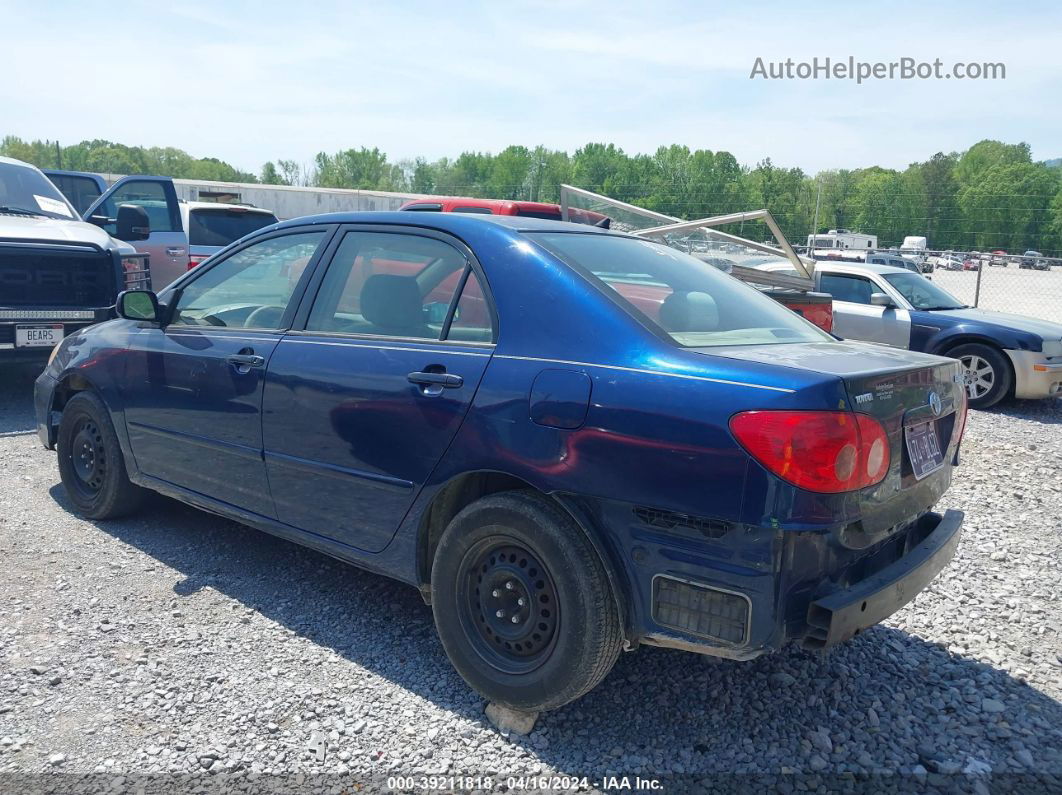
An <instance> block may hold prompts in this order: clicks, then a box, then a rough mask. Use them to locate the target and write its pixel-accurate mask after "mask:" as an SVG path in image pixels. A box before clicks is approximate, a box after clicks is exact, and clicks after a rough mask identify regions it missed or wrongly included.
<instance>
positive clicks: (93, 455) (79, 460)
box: [67, 417, 107, 498]
mask: <svg viewBox="0 0 1062 795" xmlns="http://www.w3.org/2000/svg"><path fill="white" fill-rule="evenodd" d="M67 455H69V456H70V462H71V464H72V467H73V471H74V476H75V478H74V485H75V486H76V487H77V489H78V490H79V491H80V492H81V493H82V494H83V495H84V496H86V497H89V498H91V497H95V496H96V495H97V494H99V492H100V489H101V488H103V482H104V479H105V478H106V476H107V450H106V447H105V446H104V442H103V433H102V432H101V431H100V428H99V426H98V425H97V424H96V423H95V422H94V421H93V420H92V419H90V418H88V417H85V418H83V419H82V420H81V421H80V422H79V423H78V424H77V426H76V427H75V428H74V436H73V440H72V442H71V445H70V449H69V450H68V451H67Z"/></svg>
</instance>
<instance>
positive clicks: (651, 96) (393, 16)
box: [0, 0, 1062, 172]
mask: <svg viewBox="0 0 1062 795" xmlns="http://www.w3.org/2000/svg"><path fill="white" fill-rule="evenodd" d="M164 6H166V7H164ZM0 20H3V22H4V25H3V27H4V28H5V32H4V36H3V48H4V61H5V71H4V72H3V73H2V74H0V134H14V135H19V136H21V137H23V138H50V139H56V138H58V139H59V140H61V141H62V142H63V143H74V142H76V141H79V140H82V139H85V138H107V139H111V140H116V141H121V142H124V143H129V144H142V145H169V146H177V147H180V148H182V149H185V150H187V151H188V152H190V153H191V154H193V155H196V156H215V157H219V158H221V159H224V160H227V161H228V162H230V163H232V164H234V165H236V166H239V167H241V168H244V169H248V170H254V171H257V170H258V168H259V167H260V165H261V164H262V163H263V162H264V161H265V160H269V159H276V158H290V159H295V160H297V161H300V162H304V163H305V162H309V161H310V160H311V159H312V157H313V155H314V153H316V152H317V151H320V150H327V151H335V150H338V149H342V148H347V147H359V146H368V147H374V146H375V147H379V148H380V149H381V150H383V151H385V152H387V153H388V155H389V156H390V157H391V158H392V159H393V160H394V159H400V158H404V157H412V156H415V155H424V156H426V157H429V158H432V159H433V158H436V157H440V156H444V155H447V156H453V155H456V154H458V153H460V152H461V151H463V150H466V149H474V150H479V151H498V150H500V149H502V148H504V147H505V146H507V145H509V144H524V145H527V146H534V145H535V144H539V143H542V144H545V145H547V146H549V147H552V148H560V149H567V150H568V151H573V150H574V149H575V148H576V147H578V146H580V145H582V144H584V143H586V142H587V141H610V142H614V143H616V144H617V145H619V146H621V147H623V148H624V149H625V150H627V151H628V152H651V151H653V150H655V149H656V148H657V146H659V145H662V144H669V143H682V144H686V145H688V146H689V147H691V148H705V149H711V150H728V151H730V152H732V153H733V154H734V155H735V156H736V157H737V158H738V160H739V161H740V162H742V163H746V164H750V165H751V164H754V163H755V162H756V161H758V160H760V159H762V158H764V157H771V159H772V160H773V161H774V162H775V163H776V164H779V165H786V166H799V167H801V168H804V169H805V170H807V171H809V172H815V171H817V170H819V169H824V168H845V167H847V168H852V167H859V166H866V165H872V164H878V165H882V166H887V167H898V168H902V167H904V166H906V165H907V164H908V163H909V162H912V161H915V160H922V159H925V158H927V157H929V156H930V155H932V154H933V153H934V152H937V151H945V152H948V151H955V150H962V149H965V148H967V147H968V146H970V145H971V144H972V143H975V142H976V141H978V140H980V139H982V138H998V139H1001V140H1005V141H1008V142H1018V141H1027V142H1028V143H1029V144H1031V146H1032V150H1033V156H1034V157H1035V158H1037V159H1045V158H1053V157H1062V103H1059V102H1058V98H1059V97H1062V67H1060V66H1059V65H1058V63H1059V60H1058V54H1059V49H1060V45H1062V35H1060V33H1059V31H1060V30H1062V5H1060V4H1057V3H1055V4H1049V3H1036V2H1033V3H1024V4H1022V5H1021V7H1019V6H1018V5H1017V4H1014V3H998V2H995V3H977V2H954V1H951V2H941V3H938V4H936V5H934V6H933V7H932V8H929V7H927V6H925V5H922V4H915V3H911V4H905V3H877V4H875V6H874V7H873V8H872V7H870V6H869V5H863V4H855V3H843V4H841V3H838V4H823V3H816V4H810V3H799V2H790V3H777V4H776V3H772V2H749V3H747V4H745V5H743V6H741V7H737V4H735V3H732V2H731V3H727V4H711V3H646V2H642V3H623V2H595V3H588V2H578V1H577V0H569V1H568V2H552V1H548V2H524V1H523V0H503V2H487V3H480V2H458V1H453V2H449V3H438V2H435V3H422V2H394V3H373V4H360V3H354V2H350V3H342V2H337V3H330V2H321V3H317V2H304V3H297V2H290V0H289V1H288V2H282V3H281V2H272V1H271V0H260V1H259V2H253V3H245V2H224V3H223V2H206V3H203V2H197V0H182V2H180V3H174V4H160V3H157V2H120V1H119V0H115V1H114V2H109V3H103V2H50V3H39V4H28V3H26V2H24V0H22V2H8V0H0ZM814 56H818V57H819V58H824V57H827V56H829V57H832V58H834V59H847V58H848V56H854V57H855V58H856V59H857V60H865V61H892V60H897V59H899V58H900V57H903V56H908V57H912V58H915V59H918V60H926V61H931V60H933V59H934V58H938V57H939V58H940V59H941V60H942V61H944V62H945V65H946V66H950V64H951V63H953V62H955V61H964V62H970V61H993V62H996V61H999V62H1003V63H1005V64H1006V70H1007V79H1006V80H1001V81H962V82H960V81H956V80H932V81H899V80H896V81H884V82H873V83H865V84H863V85H856V84H855V83H854V82H848V81H837V80H829V81H827V80H808V81H800V80H793V81H770V82H767V81H763V80H750V79H749V73H750V71H751V69H752V66H753V63H754V62H755V59H756V58H757V57H762V58H763V59H764V60H765V61H778V60H784V59H785V58H787V57H791V58H793V59H795V60H798V61H799V60H810V58H812V57H814Z"/></svg>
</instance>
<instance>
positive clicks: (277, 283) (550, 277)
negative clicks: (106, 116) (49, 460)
mask: <svg viewBox="0 0 1062 795" xmlns="http://www.w3.org/2000/svg"><path fill="white" fill-rule="evenodd" d="M117 309H118V312H119V314H120V315H121V317H120V318H119V319H115V320H112V321H109V322H105V323H102V324H99V325H96V326H94V327H91V328H89V329H86V330H84V331H80V332H78V333H76V334H74V335H71V336H70V337H69V338H67V339H66V340H64V342H63V343H62V345H61V346H60V347H59V348H58V349H57V350H56V351H55V353H54V354H53V357H52V359H51V361H50V363H49V365H48V367H47V370H46V371H45V372H44V374H42V375H41V376H40V378H39V379H38V381H37V385H36V406H37V416H38V421H39V433H40V438H41V441H42V442H43V443H44V444H45V445H46V446H48V447H56V448H57V450H58V463H59V470H60V474H61V476H62V480H63V483H64V485H65V487H66V491H67V494H68V495H69V499H70V501H71V502H72V504H73V505H74V506H75V507H76V509H77V510H78V511H79V512H81V513H82V514H84V515H85V516H87V517H90V518H94V519H110V518H114V517H118V516H122V515H124V514H128V513H130V512H131V511H133V510H134V509H136V508H138V507H139V506H140V505H141V502H142V499H143V497H144V496H145V494H146V493H147V492H148V490H151V491H157V492H161V493H163V494H167V495H170V496H171V497H175V498H176V499H179V500H182V501H184V502H187V503H190V504H192V505H195V506H199V507H200V508H203V509H206V510H208V511H211V512H213V513H216V514H220V515H223V516H226V517H230V518H232V519H235V520H238V521H241V522H245V523H247V524H249V525H252V526H254V527H257V528H260V529H262V530H265V531H267V532H270V533H275V534H277V535H280V536H283V537H285V538H289V539H292V540H294V541H297V542H299V543H302V544H306V545H308V546H311V547H314V548H316V549H318V550H321V551H323V552H325V553H327V554H330V555H334V556H335V557H337V558H341V559H343V560H346V561H350V562H351V563H355V564H357V565H359V566H364V567H366V568H369V569H373V570H375V571H379V572H382V573H384V574H387V575H390V576H392V577H396V578H398V579H400V580H403V581H405V582H408V583H410V584H411V585H414V586H416V587H417V588H419V589H420V590H421V592H422V593H423V595H424V598H425V599H426V600H428V601H430V603H431V604H432V607H433V610H434V614H435V619H436V625H437V628H438V631H439V635H440V636H441V638H442V642H443V646H444V647H445V649H446V652H447V654H448V655H449V656H450V659H451V660H452V661H453V663H454V666H455V667H456V668H457V670H458V671H459V672H460V673H461V675H462V676H463V677H464V678H465V679H466V680H467V681H468V682H469V683H470V684H471V685H472V686H473V687H474V688H476V689H477V690H478V691H480V692H481V693H482V694H484V695H485V696H486V697H487V698H489V699H491V700H494V701H497V702H501V703H504V704H507V705H509V706H512V707H516V708H521V709H525V710H539V709H548V708H554V707H558V706H560V705H562V704H564V703H566V702H568V701H571V700H572V699H575V698H578V697H579V696H581V695H582V694H583V693H585V692H587V691H588V690H589V689H590V688H592V687H594V686H595V685H596V684H597V683H598V682H599V681H600V680H601V679H602V678H603V677H604V676H605V675H606V674H607V673H608V671H609V670H610V668H611V666H612V664H613V662H614V661H615V659H616V657H617V655H618V654H619V652H620V650H621V649H624V648H633V647H635V646H637V645H638V644H640V643H647V644H653V645H659V646H670V647H675V648H680V649H686V650H690V651H697V652H702V653H707V654H712V655H718V656H723V657H729V658H733V659H750V658H753V657H756V656H758V655H760V654H762V653H764V652H766V651H770V650H773V649H777V648H779V647H780V646H782V645H783V644H784V643H786V642H788V641H791V640H799V641H802V642H803V643H804V644H806V645H807V646H810V647H814V648H822V647H825V646H830V645H832V644H835V643H838V642H840V641H843V640H845V639H847V638H850V637H851V636H852V635H854V634H855V633H857V632H859V631H860V630H861V629H863V628H865V627H868V626H870V625H872V624H874V623H876V622H878V621H880V620H881V619H883V618H884V617H886V616H888V615H889V614H890V613H892V612H893V611H895V610H896V609H897V608H898V607H900V606H901V605H903V604H905V603H906V602H907V601H909V600H910V599H912V598H913V597H914V595H915V594H916V593H917V592H918V591H919V590H921V589H922V588H923V587H924V586H925V585H926V584H927V583H928V582H929V581H930V580H931V579H932V578H933V577H934V576H935V574H936V573H937V572H938V571H939V570H940V569H941V568H942V567H943V566H944V565H945V564H946V563H947V562H948V560H949V559H950V558H951V556H952V554H953V553H954V550H955V546H956V544H957V542H958V538H959V533H960V526H961V521H962V516H961V514H959V513H956V512H951V511H949V512H948V513H946V514H944V515H943V516H941V515H939V514H936V513H933V512H931V507H932V506H933V505H934V503H935V502H936V501H937V500H938V499H939V498H940V496H941V494H943V493H944V491H945V489H947V487H948V485H949V483H950V481H951V474H952V468H953V465H954V464H955V463H956V462H957V455H958V447H959V442H960V439H961V436H962V430H963V426H964V422H965V410H966V400H965V396H964V390H963V386H962V383H961V380H962V379H961V377H960V373H959V365H958V363H957V362H955V361H952V360H948V359H942V358H938V357H935V356H929V355H925V354H919V353H912V352H910V351H901V350H892V349H889V348H884V347H881V346H875V345H866V344H861V343H842V342H837V341H835V340H834V339H832V338H831V337H830V336H829V335H827V334H825V333H824V332H821V331H819V330H818V329H817V328H815V327H814V326H812V325H811V324H809V323H807V322H806V321H804V320H803V319H802V318H800V317H798V316H797V315H795V314H794V313H792V312H790V311H789V310H787V309H785V308H784V307H782V306H781V305H780V304H777V303H775V302H774V301H772V300H771V299H770V298H767V297H764V296H763V295H761V294H759V293H758V292H757V291H756V290H754V289H752V288H751V287H748V286H746V285H744V284H742V283H740V282H738V281H736V280H734V279H732V278H731V277H729V276H727V275H725V274H723V273H720V272H719V271H718V270H716V269H715V268H713V267H711V266H710V265H706V264H704V263H702V262H700V261H699V260H697V259H695V258H693V257H691V256H688V255H686V254H683V253H680V252H678V251H675V250H673V249H670V248H667V247H665V246H662V245H658V244H655V243H651V242H648V241H645V240H642V239H638V238H635V237H630V236H626V235H622V234H618V233H611V232H608V231H606V230H602V229H596V228H592V227H587V226H582V225H575V224H562V223H558V222H551V221H542V220H536V219H531V218H506V217H502V216H467V215H459V214H423V215H418V216H416V217H412V216H411V214H410V213H366V214H344V215H324V216H318V217H313V218H302V219H296V220H293V221H289V222H286V223H283V224H279V225H275V226H272V227H269V228H267V229H264V230H262V231H260V232H258V233H255V234H253V235H251V236H249V237H247V238H244V239H243V240H241V241H239V242H237V243H235V244H233V245H232V246H231V247H229V248H228V249H226V250H225V251H223V252H221V253H219V254H218V255H216V256H215V257H213V258H212V259H211V260H210V261H209V263H207V264H206V265H204V266H202V267H201V268H198V269H196V270H194V271H192V272H190V273H188V274H187V276H186V277H184V278H182V279H181V280H179V281H177V282H176V283H175V284H174V285H172V286H171V287H170V288H168V289H167V290H166V291H165V292H164V293H162V294H161V295H159V296H157V298H156V296H155V295H153V294H151V293H146V292H127V293H124V294H122V296H121V298H120V300H119V302H118V307H117Z"/></svg>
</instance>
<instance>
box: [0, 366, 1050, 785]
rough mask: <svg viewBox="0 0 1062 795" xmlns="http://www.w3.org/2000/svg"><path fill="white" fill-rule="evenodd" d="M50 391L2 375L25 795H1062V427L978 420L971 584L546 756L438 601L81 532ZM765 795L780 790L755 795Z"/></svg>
mask: <svg viewBox="0 0 1062 795" xmlns="http://www.w3.org/2000/svg"><path fill="white" fill-rule="evenodd" d="M33 375H34V374H33V372H32V370H30V369H22V370H18V371H12V370H10V369H6V370H3V371H0V595H2V597H3V599H2V602H0V786H3V788H4V789H6V790H8V791H11V789H13V788H14V787H13V786H11V782H12V781H14V780H15V779H12V778H10V776H11V774H29V773H41V772H49V773H51V774H53V775H52V776H51V777H47V778H44V779H33V780H34V781H36V782H37V784H38V785H40V782H41V781H51V782H62V785H61V786H60V785H59V784H56V785H55V786H56V787H58V788H59V789H63V788H65V787H68V786H72V782H73V781H74V779H73V778H72V776H71V774H91V775H90V776H89V778H87V779H82V780H81V781H82V783H86V782H87V783H91V784H92V785H93V786H95V787H96V788H98V789H100V790H105V789H107V788H108V787H110V788H112V791H120V790H122V789H124V788H128V787H131V786H133V782H135V781H137V780H139V778H138V777H141V776H144V775H149V774H178V776H179V777H178V778H174V777H173V776H172V775H169V776H163V777H162V778H157V779H155V782H156V784H158V782H159V781H161V782H165V786H162V789H160V790H159V791H166V790H167V789H171V788H172V787H174V786H175V784H174V782H176V781H181V782H184V783H185V784H188V783H189V782H191V786H193V787H198V786H201V785H203V783H204V782H207V783H214V784H216V783H218V782H227V783H226V786H229V787H235V788H244V789H246V790H247V791H259V790H261V789H263V788H265V787H266V785H267V784H268V783H269V782H277V781H281V782H284V784H285V787H286V788H287V787H290V788H297V786H298V785H300V784H301V785H304V786H309V785H310V784H313V783H314V782H317V783H318V784H320V786H331V785H337V783H338V782H341V781H346V782H347V783H348V784H349V782H350V781H351V780H353V779H354V778H357V779H359V780H365V779H368V778H370V777H371V778H372V779H373V780H375V781H376V782H382V781H384V780H385V778H381V777H386V776H387V775H389V774H396V773H397V774H402V775H414V776H415V775H418V774H421V773H424V774H480V775H483V774H494V775H495V776H496V777H498V779H499V780H501V781H504V777H505V776H507V775H519V774H523V775H527V774H548V773H565V774H577V775H586V776H588V777H590V782H592V783H593V782H600V780H601V779H600V777H601V776H603V775H606V774H617V775H628V776H634V775H637V774H641V775H643V776H647V775H655V776H666V777H669V778H667V781H668V782H670V783H671V784H674V785H676V786H677V785H684V786H682V787H681V788H683V789H685V788H687V786H688V785H692V784H693V783H694V781H695V780H696V779H697V778H700V777H703V776H704V775H705V774H718V773H728V774H729V773H769V774H772V775H781V776H782V778H781V779H779V782H780V785H781V786H782V787H784V788H789V789H791V788H792V785H793V783H794V782H799V786H800V787H801V788H803V787H804V786H807V787H808V788H810V789H812V790H814V789H815V788H816V787H817V786H827V785H826V784H823V783H822V782H828V781H835V782H838V781H840V782H845V781H847V782H849V783H850V782H851V781H864V782H865V781H866V780H865V779H863V778H860V777H861V776H863V775H864V774H867V773H877V774H884V773H889V774H892V773H901V774H906V776H907V777H906V778H901V777H898V776H893V777H891V778H889V777H885V778H877V779H873V781H875V782H876V783H875V784H874V787H875V788H880V787H881V786H883V782H884V783H886V784H887V783H888V782H890V781H891V782H893V784H894V786H895V787H897V788H899V789H906V788H907V787H908V785H909V784H910V783H911V782H916V783H917V782H921V783H928V784H929V785H932V784H934V783H936V784H938V785H941V786H944V787H945V788H948V787H952V786H957V784H956V782H959V783H961V784H962V786H963V787H966V788H968V789H973V790H977V791H988V787H987V785H986V782H989V781H990V782H991V783H992V787H991V788H992V789H993V790H995V789H998V785H999V783H1000V782H1002V781H1010V782H1011V783H1012V785H1014V782H1017V781H1023V780H1022V779H1017V778H1013V779H1006V778H1004V777H1001V775H1000V774H1021V773H1038V774H1054V775H1062V704H1060V699H1062V600H1060V593H1062V588H1060V585H1062V575H1060V568H1059V563H1060V559H1062V554H1060V553H1062V401H1056V402H1054V403H1021V404H1013V405H1011V406H1008V407H1004V408H1003V409H1000V410H996V411H991V412H974V413H971V419H970V427H969V431H968V436H967V442H966V444H965V448H964V462H963V466H962V468H961V469H960V470H959V472H958V476H957V482H956V483H955V484H954V485H953V486H952V489H951V490H950V491H949V492H948V494H947V495H946V497H945V500H944V503H943V505H942V506H941V507H942V508H943V507H954V508H960V509H962V510H964V511H966V512H967V524H966V531H965V536H964V539H963V541H962V544H961V546H960V548H959V552H958V556H957V558H956V560H955V561H954V563H953V564H952V566H951V567H950V568H948V569H947V570H946V571H945V572H944V573H943V575H942V576H941V577H940V578H939V579H938V580H937V581H936V582H935V583H934V584H933V585H932V587H931V588H930V590H929V591H927V592H926V593H924V594H922V595H921V596H919V597H918V599H917V600H916V601H915V602H914V603H913V604H912V605H910V606H908V607H907V608H906V609H904V610H903V611H901V612H900V613H899V614H897V615H896V616H894V617H893V618H892V619H891V620H890V621H889V622H888V623H887V625H885V626H881V627H877V628H875V629H873V630H871V631H869V632H867V633H865V634H864V635H862V636H860V637H859V638H857V639H855V640H854V641H853V642H851V643H849V644H847V645H846V646H843V647H842V648H840V649H837V650H835V651H833V652H832V653H829V654H827V655H818V654H812V653H808V652H804V651H801V650H799V649H792V650H787V651H786V652H783V653H780V654H777V655H773V656H770V657H766V658H761V659H759V660H755V661H753V662H749V663H729V662H712V661H709V660H707V659H705V658H701V657H697V656H693V655H688V654H685V653H682V652H678V651H669V650H660V649H649V648H647V649H641V650H639V651H637V652H636V653H632V654H625V655H622V656H621V658H620V661H619V663H618V664H617V666H616V668H615V670H614V671H613V673H612V674H611V676H609V677H608V678H607V679H606V681H605V682H604V683H603V684H602V685H601V686H600V687H598V688H597V689H596V690H595V691H593V692H592V693H590V694H589V695H588V696H586V697H585V698H583V699H582V700H581V701H578V702H576V703H575V704H572V705H570V706H568V707H566V708H564V709H562V710H559V711H557V712H553V713H549V714H546V715H544V716H543V717H542V718H541V719H540V720H539V722H538V725H537V727H536V729H535V731H534V732H533V733H532V734H531V735H529V736H527V737H519V736H516V735H512V736H509V737H505V736H502V735H501V734H499V733H498V732H497V731H495V730H494V729H493V728H492V727H491V726H490V725H489V723H488V722H487V721H486V720H485V718H484V716H483V710H484V707H485V704H484V703H483V701H482V700H481V699H480V698H479V697H478V696H477V695H476V694H474V693H473V692H472V691H471V690H469V689H468V687H467V686H466V685H465V684H464V683H463V682H462V681H461V679H460V678H459V677H458V676H457V674H456V673H454V671H453V670H452V669H451V667H450V665H449V663H448V662H447V660H446V658H445V656H444V654H443V652H442V648H441V646H440V645H439V642H438V640H437V639H436V636H435V632H434V628H433V625H432V619H431V612H430V610H429V608H427V607H425V606H424V604H423V603H422V602H421V600H420V598H419V596H418V594H417V593H416V592H415V591H414V590H413V589H412V588H409V587H407V586H403V585H400V584H398V583H395V582H392V581H390V580H387V579H384V578H381V577H378V576H375V575H372V574H368V573H365V572H361V571H359V570H357V569H354V568H351V567H348V566H345V565H343V564H340V563H338V562H335V561H333V560H331V559H329V558H326V557H324V556H322V555H319V554H317V553H314V552H311V551H308V550H305V549H302V548H300V547H297V546H295V545H293V544H290V543H287V542H285V541H282V540H278V539H275V538H272V537H270V536H267V535H264V534H261V533H258V532H256V531H254V530H250V529H248V528H245V527H242V526H240V525H237V524H234V523H231V522H228V521H225V520H222V519H219V518H217V517H213V516H210V515H208V514H205V513H201V512H198V511H196V510H193V509H191V508H187V507H184V506H182V505H179V504H177V503H175V502H171V501H169V500H165V499H163V498H158V499H157V500H155V501H154V502H153V503H152V504H151V506H150V508H149V509H148V510H147V511H146V512H145V513H144V514H143V515H142V516H140V517H137V518H135V519H130V520H124V521H112V522H87V521H82V520H80V519H78V518H76V517H75V516H74V515H73V514H71V513H70V512H69V511H68V504H67V502H66V499H65V496H64V494H63V491H62V489H61V486H60V485H59V479H58V475H57V472H56V467H55V460H54V454H52V453H50V452H47V451H45V450H43V449H42V448H41V447H40V446H39V444H38V442H37V439H36V437H35V435H33V433H32V427H33V426H32V416H31V407H30V402H29V391H30V389H31V386H32V378H33ZM794 771H796V772H804V773H807V774H809V775H811V774H814V777H812V778H806V777H804V778H800V777H797V778H794V779H790V778H786V776H785V775H784V774H789V773H792V772H794ZM963 772H965V774H966V776H965V777H963V776H959V777H954V776H950V775H949V774H956V773H963ZM60 773H62V774H65V776H63V775H58V774H60ZM990 773H991V774H992V775H993V776H995V778H992V779H988V778H984V776H987V775H988V774H990ZM271 774H273V775H271ZM276 774H281V775H283V778H276ZM320 774H340V775H339V776H338V777H334V778H331V779H319V778H315V777H316V776H319V775H320ZM4 775H6V776H8V778H7V779H4V778H3V776H4ZM300 775H304V776H307V777H308V778H306V779H302V778H293V777H294V776H300ZM838 776H840V777H841V778H838ZM715 780H716V781H718V779H715ZM751 780H755V781H757V782H761V781H767V782H771V781H773V779H735V781H746V782H747V781H751ZM4 781H7V782H8V786H4V785H3V782H4ZM195 782H200V783H199V784H196V783H195ZM321 782H324V783H321ZM808 782H811V783H810V784H809V783H808ZM816 782H818V783H816ZM1026 783H1027V782H1026ZM1041 784H1043V782H1041ZM967 785H969V786H967ZM1043 785H1044V786H1047V787H1051V786H1060V785H1059V779H1055V780H1054V782H1053V783H1052V782H1050V781H1049V782H1047V783H1046V784H1043ZM160 786H161V785H160ZM381 786H382V784H381ZM1014 786H1015V787H1016V786H1017V785H1014ZM1023 788H1025V784H1023Z"/></svg>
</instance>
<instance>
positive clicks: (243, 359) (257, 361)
mask: <svg viewBox="0 0 1062 795" xmlns="http://www.w3.org/2000/svg"><path fill="white" fill-rule="evenodd" d="M229 363H230V364H234V365H236V366H237V367H261V366H262V365H264V364H265V357H264V356H258V355H257V354H253V353H235V354H233V355H232V356H230V357H229Z"/></svg>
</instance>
